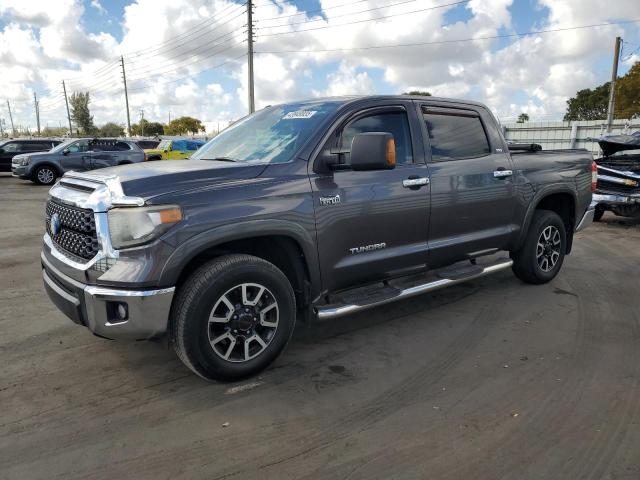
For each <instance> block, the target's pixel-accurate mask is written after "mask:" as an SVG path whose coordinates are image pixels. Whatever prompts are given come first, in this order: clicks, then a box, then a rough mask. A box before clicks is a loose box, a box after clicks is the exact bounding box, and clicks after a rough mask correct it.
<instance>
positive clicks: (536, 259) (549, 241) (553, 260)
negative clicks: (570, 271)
mask: <svg viewBox="0 0 640 480" xmlns="http://www.w3.org/2000/svg"><path fill="white" fill-rule="evenodd" d="M566 251H567V234H566V230H565V226H564V222H563V221H562V218H560V216H559V215H558V214H557V213H555V212H552V211H549V210H537V211H536V212H535V213H534V214H533V218H532V219H531V225H529V231H528V232H527V237H526V238H525V241H524V244H523V246H522V248H521V249H520V250H518V251H517V252H512V253H511V258H512V259H513V272H514V273H515V274H516V277H518V278H519V279H520V280H522V281H523V282H526V283H532V284H534V285H539V284H542V283H547V282H550V281H551V280H553V279H554V278H555V276H556V275H557V274H558V272H559V271H560V268H561V267H562V263H563V261H564V256H565V252H566Z"/></svg>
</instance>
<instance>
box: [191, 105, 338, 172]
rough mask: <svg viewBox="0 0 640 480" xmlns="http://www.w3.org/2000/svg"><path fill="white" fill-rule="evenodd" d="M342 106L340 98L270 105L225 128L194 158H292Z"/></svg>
mask: <svg viewBox="0 0 640 480" xmlns="http://www.w3.org/2000/svg"><path fill="white" fill-rule="evenodd" d="M339 106H340V102H308V103H297V104H285V105H278V106H275V107H267V108H265V109H264V110H261V111H260V112H258V113H255V114H253V115H250V116H248V117H245V118H244V119H242V120H240V121H239V122H237V123H236V124H235V125H232V126H231V127H229V128H227V129H226V130H224V131H223V132H221V133H220V134H219V135H218V136H216V137H215V138H214V139H212V140H210V141H209V142H208V143H206V144H205V145H204V146H202V147H201V148H200V149H199V150H198V151H197V152H195V153H194V154H193V155H192V156H191V159H192V160H194V159H195V160H216V159H221V160H226V161H235V162H255V163H284V162H288V161H290V160H291V159H292V158H293V156H294V155H295V153H296V152H297V151H298V150H299V149H300V148H301V147H302V145H303V144H304V143H305V142H306V141H307V139H308V138H309V137H310V135H311V134H312V133H313V131H314V130H315V129H316V128H317V127H318V126H319V125H320V124H321V123H322V122H323V121H324V120H325V119H326V118H327V117H328V116H329V115H331V114H333V113H334V112H335V111H336V110H337V109H338V107H339Z"/></svg>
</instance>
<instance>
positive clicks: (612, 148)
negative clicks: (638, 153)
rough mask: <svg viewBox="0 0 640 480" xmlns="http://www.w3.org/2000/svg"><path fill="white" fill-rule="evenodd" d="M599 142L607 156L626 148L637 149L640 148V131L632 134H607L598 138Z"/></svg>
mask: <svg viewBox="0 0 640 480" xmlns="http://www.w3.org/2000/svg"><path fill="white" fill-rule="evenodd" d="M598 144H600V148H601V149H602V153H604V155H605V156H606V157H608V156H610V155H613V154H614V153H617V152H623V151H625V150H636V149H639V148H640V131H638V132H634V133H632V134H631V135H628V134H622V135H605V136H604V137H600V138H599V139H598Z"/></svg>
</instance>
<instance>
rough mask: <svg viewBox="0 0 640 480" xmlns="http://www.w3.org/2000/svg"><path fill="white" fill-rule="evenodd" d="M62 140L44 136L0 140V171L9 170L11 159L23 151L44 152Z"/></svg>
mask: <svg viewBox="0 0 640 480" xmlns="http://www.w3.org/2000/svg"><path fill="white" fill-rule="evenodd" d="M60 143H62V140H53V139H46V138H29V139H27V138H17V139H15V140H6V141H0V172H10V171H11V160H12V159H13V157H15V156H16V155H20V154H23V153H34V152H46V151H47V150H51V149H52V148H53V147H55V146H56V145H59V144H60Z"/></svg>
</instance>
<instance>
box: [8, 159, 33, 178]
mask: <svg viewBox="0 0 640 480" xmlns="http://www.w3.org/2000/svg"><path fill="white" fill-rule="evenodd" d="M11 175H12V176H14V177H18V178H31V167H30V166H29V165H18V164H15V163H12V164H11Z"/></svg>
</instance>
